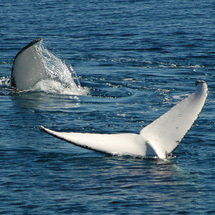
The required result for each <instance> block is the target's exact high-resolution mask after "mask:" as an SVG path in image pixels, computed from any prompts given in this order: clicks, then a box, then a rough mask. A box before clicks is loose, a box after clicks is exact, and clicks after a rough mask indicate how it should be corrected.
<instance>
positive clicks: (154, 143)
mask: <svg viewBox="0 0 215 215" xmlns="http://www.w3.org/2000/svg"><path fill="white" fill-rule="evenodd" d="M207 92H208V88H207V84H206V83H205V82H204V81H197V82H196V91H195V92H194V93H193V94H191V95H189V96H188V97H187V98H185V99H184V100H182V101H181V102H179V103H178V104H176V105H175V106H174V107H173V108H172V109H170V110H169V111H168V112H166V113H165V114H163V115H162V116H160V117H159V118H158V119H156V120H155V121H153V122H152V123H151V124H149V125H148V126H146V127H144V128H143V129H142V130H141V131H140V135H141V136H142V137H144V138H146V139H147V140H148V144H150V145H151V147H152V148H153V149H154V150H155V152H156V154H157V155H158V157H160V158H166V157H168V155H169V154H171V153H172V152H173V151H174V150H175V148H176V147H177V146H178V144H179V143H180V142H181V140H182V139H183V137H184V136H185V135H186V133H187V132H188V131H189V129H190V128H191V126H192V125H193V123H194V122H195V120H196V119H197V118H198V115H199V113H200V112H201V110H202V108H203V106H204V103H205V100H206V98H207Z"/></svg>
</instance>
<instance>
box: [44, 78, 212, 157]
mask: <svg viewBox="0 0 215 215" xmlns="http://www.w3.org/2000/svg"><path fill="white" fill-rule="evenodd" d="M207 91H208V89H207V84H206V83H205V82H203V81H197V87H196V91H195V92H194V93H193V94H191V95H189V96H188V97H187V98H185V99H184V100H182V101H181V102H180V103H178V104H176V105H175V106H174V107H173V108H172V109H170V110H169V111H168V112H166V113H165V114H163V115H162V116H161V117H159V118H158V119H156V120H155V121H154V122H152V123H151V124H149V125H148V126H146V127H145V128H143V129H142V130H141V131H140V134H131V133H122V134H89V133H76V132H57V131H53V130H50V129H48V128H45V127H43V126H40V129H41V130H42V131H44V132H46V133H48V134H50V135H52V136H54V137H57V138H59V139H62V140H64V141H67V142H69V143H72V144H74V145H77V146H80V147H83V148H87V149H91V150H94V151H99V152H104V153H107V154H115V155H131V156H141V157H149V156H153V157H154V156H157V157H159V158H161V159H166V158H168V157H169V154H171V153H172V152H173V151H174V150H175V148H176V147H177V145H178V144H179V143H180V141H181V140H182V138H183V137H184V136H185V135H186V133H187V132H188V131H189V129H190V128H191V126H192V124H193V123H194V121H195V120H196V119H197V117H198V115H199V113H200V112H201V110H202V108H203V106H204V103H205V100H206V97H207Z"/></svg>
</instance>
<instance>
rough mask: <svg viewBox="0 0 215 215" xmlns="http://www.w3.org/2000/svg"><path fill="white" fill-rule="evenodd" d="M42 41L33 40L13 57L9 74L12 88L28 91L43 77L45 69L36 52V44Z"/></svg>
mask: <svg viewBox="0 0 215 215" xmlns="http://www.w3.org/2000/svg"><path fill="white" fill-rule="evenodd" d="M42 40H43V39H42V38H38V39H36V40H33V41H32V42H30V43H29V44H28V45H26V46H25V47H24V48H22V49H21V50H20V51H19V52H18V53H17V55H16V56H15V58H14V61H13V66H12V72H11V86H12V87H14V88H16V89H19V90H28V89H30V88H31V87H32V86H34V85H35V84H36V83H37V82H38V81H39V80H41V79H42V78H43V77H44V76H45V74H46V73H45V67H44V64H43V62H42V59H41V56H40V54H39V52H38V44H39V43H40V42H41V41H42Z"/></svg>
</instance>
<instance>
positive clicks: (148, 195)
mask: <svg viewBox="0 0 215 215" xmlns="http://www.w3.org/2000/svg"><path fill="white" fill-rule="evenodd" d="M214 17H215V2H214V0H205V1H192V0H187V1H173V0H167V1H154V0H149V1H138V0H136V1H135V0H130V1H129V0H125V1H122V0H103V1H98V0H88V1H86V0H82V1H79V0H74V1H66V0H62V1H57V0H44V1H31V0H23V1H13V0H10V1H8V0H1V2H0V20H1V21H0V102H1V105H0V117H1V118H0V165H1V168H0V214H215V204H214V201H215V185H214V181H215V161H214V158H215V144H214V140H215V132H214V123H215V112H214V110H215V99H214V94H215V85H214V80H215V75H214V70H215V51H214V50H215V22H214ZM38 37H43V38H44V45H45V46H46V47H47V48H48V50H49V51H51V52H52V53H54V54H55V55H56V56H58V57H59V58H60V59H61V60H63V61H65V62H66V63H67V65H70V64H71V65H72V66H73V68H74V70H75V72H76V74H77V76H78V78H79V81H80V83H81V86H82V87H83V88H84V89H86V90H87V92H88V93H87V94H83V95H82V94H81V95H80V94H79V95H74V94H72V93H71V94H68V93H64V91H61V90H60V89H58V90H57V91H56V92H55V93H53V92H50V91H47V92H46V90H43V91H42V92H41V91H36V90H35V91H31V92H25V93H24V92H23V93H14V92H13V91H12V90H11V88H10V86H9V83H8V82H9V78H10V72H11V68H12V63H13V59H14V57H15V55H16V54H17V52H18V51H19V50H20V49H21V48H23V47H24V46H25V45H27V44H28V43H29V42H30V41H32V40H34V39H36V38H38ZM197 79H202V80H205V81H206V82H207V84H208V87H209V95H208V99H207V101H206V104H205V107H204V109H203V111H202V112H201V114H200V116H199V118H198V120H197V121H196V122H195V124H194V125H193V127H192V129H191V130H190V131H189V133H188V134H187V135H186V137H185V138H184V139H183V141H182V142H181V144H180V145H179V146H178V148H177V149H176V151H175V152H174V157H173V159H171V160H169V161H161V160H144V159H137V158H132V157H114V156H108V155H105V154H100V153H96V152H93V151H88V150H86V149H82V148H78V147H75V146H73V145H70V144H68V143H66V142H63V141H61V140H58V139H55V138H53V137H51V136H49V135H47V134H45V133H43V132H41V131H40V130H39V126H40V125H44V126H46V127H48V128H51V129H54V130H59V131H77V132H98V133H117V132H135V133H138V132H139V131H140V130H141V128H142V127H144V126H145V125H147V124H148V123H150V122H152V121H153V120H154V119H156V118H157V117H158V116H160V115H161V114H163V113H164V112H165V111H167V110H168V109H169V108H171V107H172V106H173V105H174V104H176V103H177V102H179V101H180V100H181V99H182V98H184V97H185V96H186V95H187V94H189V93H192V92H193V91H194V90H195V85H194V84H195V81H196V80H197ZM73 93H74V92H73Z"/></svg>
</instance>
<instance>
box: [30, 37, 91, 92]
mask: <svg viewBox="0 0 215 215" xmlns="http://www.w3.org/2000/svg"><path fill="white" fill-rule="evenodd" d="M37 51H38V53H39V55H40V57H41V61H42V63H43V65H44V68H45V75H44V77H43V78H42V79H41V80H40V81H39V82H38V83H37V84H36V85H35V86H34V87H32V88H31V89H30V91H42V92H46V93H52V94H64V95H86V94H87V93H88V90H87V89H86V88H83V87H81V84H80V82H79V79H78V77H77V74H76V73H75V71H74V70H73V68H72V66H70V67H69V68H68V67H67V65H66V63H65V62H63V61H62V60H61V59H59V58H58V57H56V56H55V55H54V54H52V53H51V52H50V51H49V50H48V49H46V48H45V47H44V45H43V43H42V41H41V42H40V43H39V44H38V46H37Z"/></svg>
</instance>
